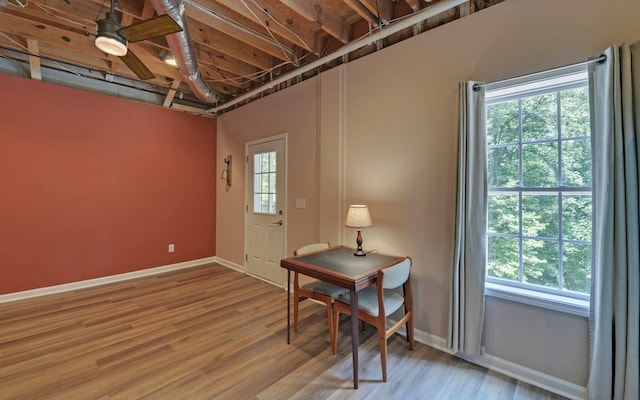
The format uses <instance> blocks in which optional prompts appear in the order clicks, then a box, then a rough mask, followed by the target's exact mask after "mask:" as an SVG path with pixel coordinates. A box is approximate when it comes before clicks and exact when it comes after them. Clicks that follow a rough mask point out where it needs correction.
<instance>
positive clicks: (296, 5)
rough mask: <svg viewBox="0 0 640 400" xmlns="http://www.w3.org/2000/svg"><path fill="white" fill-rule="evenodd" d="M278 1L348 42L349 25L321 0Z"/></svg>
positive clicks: (349, 35) (349, 36)
mask: <svg viewBox="0 0 640 400" xmlns="http://www.w3.org/2000/svg"><path fill="white" fill-rule="evenodd" d="M280 1H281V2H282V4H285V5H286V6H288V7H290V8H291V9H292V10H294V11H295V12H297V13H298V14H300V15H302V16H303V17H305V18H306V19H308V20H309V21H312V22H315V23H316V24H318V26H320V27H321V28H322V29H323V30H324V31H325V32H327V33H328V34H330V35H331V36H333V37H334V38H336V39H338V40H339V41H341V42H342V43H344V44H346V43H349V40H350V39H351V26H350V25H349V24H347V23H346V21H344V19H342V17H340V16H339V15H338V14H336V13H335V12H334V11H333V10H332V9H331V8H329V7H328V6H326V5H325V4H323V3H322V2H320V1H309V0H280Z"/></svg>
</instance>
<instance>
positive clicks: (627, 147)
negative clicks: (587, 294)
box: [588, 42, 640, 400]
mask: <svg viewBox="0 0 640 400" xmlns="http://www.w3.org/2000/svg"><path fill="white" fill-rule="evenodd" d="M605 55H606V56H607V60H606V62H604V63H602V64H595V63H594V64H592V65H591V66H590V80H591V82H590V84H591V85H590V87H591V95H592V100H591V101H592V106H593V111H592V116H593V127H592V144H593V250H592V265H593V267H592V279H591V281H592V288H591V310H590V319H589V334H590V340H591V349H590V350H591V351H590V367H591V369H590V372H589V383H588V391H589V398H590V399H593V400H601V399H625V400H631V399H638V398H639V397H640V394H639V393H640V388H639V386H638V381H639V380H640V369H639V367H638V366H639V351H640V350H639V349H640V346H639V336H640V333H639V332H640V326H639V321H640V287H639V275H640V266H639V256H638V246H639V245H640V244H639V240H640V237H639V232H640V231H639V221H638V186H639V181H638V168H639V165H638V142H639V131H638V129H639V127H640V42H637V43H635V44H634V45H631V46H628V45H623V46H620V47H619V48H618V47H615V46H614V47H611V48H609V49H607V51H606V52H605Z"/></svg>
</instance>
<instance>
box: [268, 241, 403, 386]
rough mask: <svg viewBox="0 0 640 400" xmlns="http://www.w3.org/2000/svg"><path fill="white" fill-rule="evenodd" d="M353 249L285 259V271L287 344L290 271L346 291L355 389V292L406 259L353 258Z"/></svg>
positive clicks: (340, 249) (380, 256)
mask: <svg viewBox="0 0 640 400" xmlns="http://www.w3.org/2000/svg"><path fill="white" fill-rule="evenodd" d="M354 251H355V249H354V248H351V247H347V246H335V247H330V248H329V249H326V250H321V251H317V252H314V253H310V254H304V255H300V256H297V257H290V258H285V259H283V260H281V261H280V266H281V267H282V268H286V269H287V344H289V343H291V271H294V272H298V273H300V274H303V275H306V276H310V277H312V278H316V279H319V280H321V281H324V282H329V283H332V284H334V285H336V286H340V287H344V288H347V289H349V292H350V295H351V352H352V356H353V387H354V389H357V388H358V345H359V343H358V340H359V339H358V292H359V291H360V290H362V289H364V288H366V287H367V286H371V285H373V284H374V283H375V282H376V278H377V274H378V270H380V269H382V268H385V267H389V266H391V265H394V264H397V263H399V262H401V261H402V260H404V259H405V258H406V257H399V256H391V255H385V254H377V253H369V254H367V255H366V256H360V257H358V256H354V255H353V253H354Z"/></svg>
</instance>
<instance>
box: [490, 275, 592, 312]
mask: <svg viewBox="0 0 640 400" xmlns="http://www.w3.org/2000/svg"><path fill="white" fill-rule="evenodd" d="M484 294H485V295H487V296H491V297H495V298H498V299H503V300H509V301H513V302H516V303H522V304H527V305H530V306H533V307H540V308H545V309H548V310H553V311H558V312H562V313H566V314H571V315H577V316H580V317H587V318H588V317H589V301H588V300H579V299H572V298H569V297H563V296H558V295H553V294H548V293H541V292H536V291H533V290H527V289H521V288H514V287H510V286H505V285H500V284H496V283H490V282H486V283H485V289H484Z"/></svg>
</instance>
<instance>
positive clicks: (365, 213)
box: [344, 204, 373, 228]
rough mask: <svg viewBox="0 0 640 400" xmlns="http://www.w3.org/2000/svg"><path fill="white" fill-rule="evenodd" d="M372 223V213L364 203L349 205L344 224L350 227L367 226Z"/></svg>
mask: <svg viewBox="0 0 640 400" xmlns="http://www.w3.org/2000/svg"><path fill="white" fill-rule="evenodd" d="M372 225H373V222H372V221H371V214H369V207H367V206H366V205H362V204H355V205H350V206H349V210H348V211H347V218H346V220H345V222H344V226H346V227H349V228H367V227H369V226H372Z"/></svg>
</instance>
